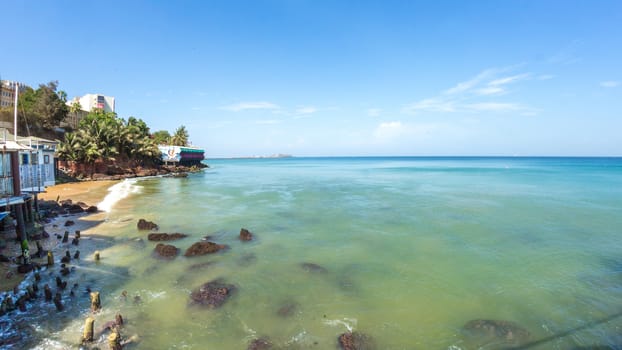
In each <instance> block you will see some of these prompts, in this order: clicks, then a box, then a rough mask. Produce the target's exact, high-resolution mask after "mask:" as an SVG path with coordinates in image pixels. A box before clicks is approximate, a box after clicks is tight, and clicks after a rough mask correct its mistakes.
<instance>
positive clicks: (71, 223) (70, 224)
mask: <svg viewBox="0 0 622 350" xmlns="http://www.w3.org/2000/svg"><path fill="white" fill-rule="evenodd" d="M74 224H75V222H73V220H67V221H65V227H67V226H72V225H74Z"/></svg>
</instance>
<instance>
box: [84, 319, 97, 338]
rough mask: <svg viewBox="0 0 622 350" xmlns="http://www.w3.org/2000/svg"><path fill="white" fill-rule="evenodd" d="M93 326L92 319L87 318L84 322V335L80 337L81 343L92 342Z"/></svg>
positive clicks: (93, 320) (93, 321)
mask: <svg viewBox="0 0 622 350" xmlns="http://www.w3.org/2000/svg"><path fill="white" fill-rule="evenodd" d="M94 324H95V319H94V318H93V317H90V316H89V317H87V318H86V321H85V322H84V334H83V335H82V341H83V342H91V341H93V328H94V326H93V325H94Z"/></svg>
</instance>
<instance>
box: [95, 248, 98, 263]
mask: <svg viewBox="0 0 622 350" xmlns="http://www.w3.org/2000/svg"><path fill="white" fill-rule="evenodd" d="M95 261H99V250H98V251H96V252H95Z"/></svg>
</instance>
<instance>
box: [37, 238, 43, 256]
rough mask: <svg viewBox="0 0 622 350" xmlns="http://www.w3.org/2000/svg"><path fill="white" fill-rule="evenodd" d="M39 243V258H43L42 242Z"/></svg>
mask: <svg viewBox="0 0 622 350" xmlns="http://www.w3.org/2000/svg"><path fill="white" fill-rule="evenodd" d="M36 243H37V257H39V258H42V257H43V247H41V242H39V241H36Z"/></svg>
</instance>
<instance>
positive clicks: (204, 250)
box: [184, 242, 229, 256]
mask: <svg viewBox="0 0 622 350" xmlns="http://www.w3.org/2000/svg"><path fill="white" fill-rule="evenodd" d="M227 248H229V247H228V246H226V245H224V244H216V243H214V242H197V243H194V244H193V245H191V246H190V248H188V249H187V250H186V253H185V254H184V255H185V256H197V255H205V254H212V253H216V252H218V251H220V250H223V249H227Z"/></svg>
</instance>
